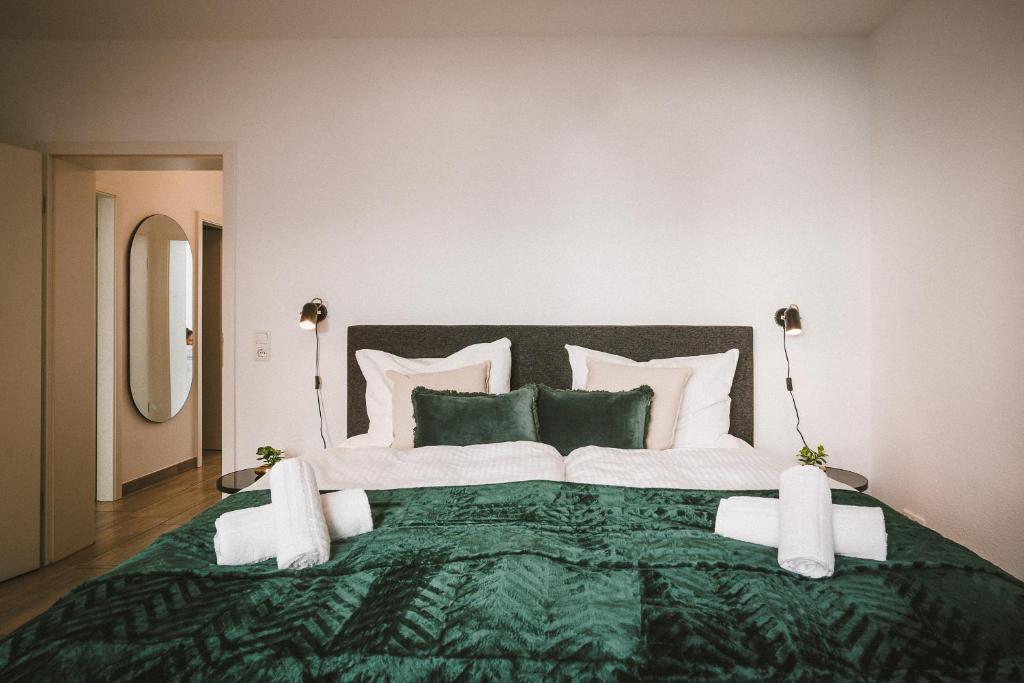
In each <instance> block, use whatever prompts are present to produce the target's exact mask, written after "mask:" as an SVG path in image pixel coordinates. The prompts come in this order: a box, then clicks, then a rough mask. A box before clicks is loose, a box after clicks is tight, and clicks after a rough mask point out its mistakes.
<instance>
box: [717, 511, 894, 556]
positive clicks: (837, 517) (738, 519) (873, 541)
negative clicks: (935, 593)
mask: <svg viewBox="0 0 1024 683" xmlns="http://www.w3.org/2000/svg"><path fill="white" fill-rule="evenodd" d="M715 533H716V534H718V535H719V536H725V537H727V538H733V539H736V540H737V541H746V542H748V543H757V544H759V545H768V546H772V547H773V548H778V547H779V501H778V500H776V499H774V498H755V497H754V496H732V497H730V498H723V499H722V500H721V501H720V502H719V504H718V515H717V516H716V517H715ZM832 540H833V545H834V546H835V553H836V555H846V556H847V557H857V558H860V559H862V560H878V561H879V562H884V561H885V558H886V554H887V540H888V539H887V536H886V533H885V516H884V515H883V514H882V508H878V507H863V506H860V505H833V506H832Z"/></svg>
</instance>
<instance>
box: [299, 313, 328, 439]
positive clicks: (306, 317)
mask: <svg viewBox="0 0 1024 683" xmlns="http://www.w3.org/2000/svg"><path fill="white" fill-rule="evenodd" d="M326 317H327V306H324V301H323V299H321V298H319V297H316V298H314V299H313V300H312V301H310V302H309V303H307V304H303V305H302V313H300V314H299V327H301V328H302V329H304V330H313V336H314V337H315V338H316V375H314V379H313V389H314V390H315V391H316V409H317V412H319V413H320V441H322V442H323V444H324V448H327V437H326V436H324V405H323V398H322V397H321V395H320V323H321V322H323V321H324V319H325V318H326Z"/></svg>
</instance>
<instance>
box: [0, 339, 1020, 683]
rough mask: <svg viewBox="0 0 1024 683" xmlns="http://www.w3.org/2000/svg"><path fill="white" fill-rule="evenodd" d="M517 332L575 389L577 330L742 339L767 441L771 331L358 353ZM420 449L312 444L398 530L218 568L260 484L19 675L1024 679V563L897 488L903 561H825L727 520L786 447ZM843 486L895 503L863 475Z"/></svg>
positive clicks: (331, 475) (4, 649)
mask: <svg viewBox="0 0 1024 683" xmlns="http://www.w3.org/2000/svg"><path fill="white" fill-rule="evenodd" d="M499 336H508V337H509V338H510V339H511V340H512V342H513V385H516V384H521V383H523V382H525V381H543V382H547V383H550V384H555V385H558V384H560V385H561V386H567V380H568V376H567V370H565V368H564V367H563V364H562V363H560V362H559V356H560V354H559V353H558V351H559V350H560V346H561V344H564V343H578V344H589V345H590V346H592V347H597V348H604V349H607V350H609V351H611V352H614V353H620V354H624V355H630V356H633V357H637V358H640V357H644V356H646V357H658V356H663V355H692V354H698V353H708V352H714V351H721V350H725V349H726V348H740V350H741V362H740V364H739V366H738V369H737V375H736V380H735V383H734V391H733V396H732V397H733V412H732V417H733V420H734V422H733V423H732V424H731V427H730V431H731V433H732V434H733V435H734V436H737V437H739V438H741V439H743V440H744V441H747V442H748V443H750V442H752V438H753V409H752V404H753V368H752V364H751V358H752V333H751V330H750V328H700V327H696V328H695V327H646V328H618V327H586V328H583V327H570V328H565V327H536V328H531V327H500V328H499V327H490V326H486V327H433V326H431V327H420V326H417V327H404V326H399V327H393V326H364V327H354V328H350V330H349V347H350V354H349V359H350V361H351V359H352V353H351V352H352V351H354V350H355V349H357V348H363V347H372V348H382V349H384V350H389V351H392V352H394V353H401V354H405V355H410V356H438V355H445V354H447V353H450V352H451V351H453V350H454V349H455V348H458V347H460V346H463V345H465V344H468V343H473V342H475V341H490V340H492V339H495V338H496V337H499ZM562 358H564V356H562ZM563 362H564V361H563ZM557 373H561V375H559V374H557ZM356 374H358V371H356ZM359 382H360V378H359V377H353V372H352V365H351V363H350V372H349V383H350V394H349V429H350V433H351V434H356V433H359V432H360V430H361V429H362V428H365V419H364V420H363V421H362V422H361V421H360V415H359V410H360V409H359V404H360V403H361V400H360V398H361V394H360V393H359V391H360V386H359ZM364 417H365V414H364ZM473 449H475V450H473ZM416 450H417V451H422V452H421V453H418V454H417V453H415V451H414V452H411V453H404V454H402V453H395V452H391V453H388V452H386V449H380V450H378V451H373V450H372V449H369V450H355V451H352V452H347V453H333V454H332V453H331V452H328V453H324V454H321V455H319V456H317V458H319V460H317V458H313V459H312V460H313V464H314V466H315V467H318V468H319V469H318V481H321V488H325V487H326V488H329V487H331V486H336V487H345V486H354V485H362V486H365V487H366V488H367V489H369V490H368V496H369V500H370V504H371V508H372V513H373V519H374V526H375V529H374V531H372V532H370V533H367V534H364V535H361V536H357V537H355V538H351V539H347V540H344V541H340V542H336V543H334V544H333V546H332V553H331V559H330V561H329V562H327V563H326V564H324V565H320V566H318V567H314V568H311V569H306V570H301V571H278V570H277V569H276V566H275V565H274V563H273V562H272V561H268V562H263V563H259V564H254V565H248V566H244V567H221V566H218V565H216V564H215V562H214V559H213V558H214V555H213V548H212V536H213V525H214V521H215V520H216V518H217V517H218V516H219V515H220V514H222V513H223V512H225V511H227V510H235V509H240V508H244V507H251V506H254V505H260V504H265V503H267V502H268V500H269V494H268V492H267V491H265V490H258V489H259V487H254V490H246V491H243V492H241V493H238V494H235V495H233V496H231V497H230V498H228V499H226V500H224V501H222V502H221V503H219V504H218V505H216V506H215V507H213V508H211V509H210V510H208V511H206V512H204V513H202V514H201V515H199V516H198V517H197V518H195V519H194V520H192V521H191V522H190V523H188V524H186V525H185V526H183V527H181V528H180V529H178V530H175V531H173V532H171V533H169V534H166V535H164V536H162V537H160V538H159V539H158V540H157V541H156V542H155V543H154V544H153V545H151V546H150V547H149V548H147V549H146V550H144V551H143V552H142V553H140V554H139V555H137V556H135V557H133V558H131V559H130V560H128V561H127V562H125V563H124V564H122V565H121V566H120V567H118V568H117V569H115V570H114V571H112V572H110V573H109V574H107V575H104V576H101V577H98V578H96V579H93V580H91V581H89V582H87V583H85V584H83V585H82V586H80V587H79V588H77V589H76V590H74V591H72V592H71V593H70V594H69V595H67V596H65V597H64V598H62V599H61V600H59V601H58V602H57V603H56V604H55V605H54V606H53V607H52V608H51V609H49V610H48V611H47V612H45V613H43V614H42V615H40V616H39V617H37V618H35V619H34V620H32V621H31V622H29V623H28V624H26V625H25V626H23V627H22V628H20V629H19V630H17V631H16V632H14V633H13V634H11V635H10V636H9V637H8V638H7V639H5V640H4V641H3V642H2V643H0V680H4V681H17V680H39V679H41V678H45V679H55V680H64V679H67V680H140V679H141V680H161V681H167V680H196V679H210V680H313V679H317V680H318V679H346V680H535V679H553V680H579V679H589V680H632V679H652V680H653V679H657V680H667V679H681V680H707V679H711V680H758V681H760V680H943V679H944V680H1020V679H1021V678H1022V675H1024V674H1022V672H1024V635H1022V634H1024V584H1022V583H1021V582H1020V581H1017V580H1016V579H1014V578H1012V577H1011V576H1009V575H1007V574H1006V573H1004V572H1002V571H1001V570H999V569H998V568H996V567H995V566H993V565H992V564H990V563H988V562H986V561H984V560H982V559H981V558H979V557H978V556H977V555H975V554H973V553H971V552H969V551H968V550H966V549H965V548H963V547H961V546H959V545H957V544H955V543H952V542H950V541H948V540H946V539H943V538H942V537H941V536H939V535H938V534H936V533H934V532H932V531H930V530H928V529H926V528H924V527H922V526H920V525H918V524H916V523H914V522H911V521H910V520H908V519H906V518H905V517H903V516H901V515H899V514H898V513H896V512H895V511H893V510H891V509H889V508H887V507H884V506H883V508H884V514H885V518H886V526H887V531H888V534H889V559H888V561H887V562H884V563H879V562H873V561H869V560H855V559H850V558H845V557H844V558H841V559H839V560H838V561H837V564H836V572H835V575H834V576H833V577H832V578H830V579H825V580H818V581H813V580H808V579H804V578H802V577H798V576H795V575H792V574H789V573H787V572H785V571H783V570H782V569H780V567H779V566H778V564H777V562H776V557H775V551H774V549H772V548H766V547H762V546H757V545H752V544H748V543H743V542H740V541H733V540H730V539H725V538H722V537H719V536H716V535H715V534H714V533H713V531H712V530H713V526H714V519H715V514H716V510H717V505H718V501H719V500H720V499H721V498H722V497H724V496H728V495H732V494H733V492H734V491H735V490H744V491H745V493H744V495H760V496H766V497H772V496H775V495H777V490H775V489H773V487H772V486H770V485H765V484H769V483H771V482H772V477H773V474H772V473H773V472H775V471H777V470H778V468H779V467H782V466H784V464H783V463H782V462H781V461H778V460H772V458H771V457H770V456H769V455H768V454H762V452H761V451H757V450H754V449H731V450H730V451H725V450H721V451H716V450H714V449H711V450H702V451H699V452H698V451H694V452H684V453H675V452H674V453H670V454H668V457H665V458H660V459H659V457H658V456H659V454H658V453H656V452H618V453H615V452H608V451H607V450H604V451H602V450H600V449H599V450H598V451H597V452H590V453H583V454H582V456H581V455H580V454H578V453H576V454H573V455H571V456H569V458H566V459H564V460H552V458H551V457H550V454H549V453H545V452H544V451H543V450H542V449H540V448H538V447H537V446H536V445H531V444H496V445H490V446H486V447H467V448H466V449H447V450H446V449H444V448H439V447H432V448H431V449H416ZM584 450H586V449H584ZM332 455H333V456H334V457H333V458H332ZM630 457H632V458H635V460H633V461H631V462H633V463H635V464H636V465H637V467H635V468H626V470H627V471H635V472H641V471H642V472H643V473H644V474H643V475H642V476H641V475H639V474H637V475H636V479H635V480H628V481H621V482H619V483H620V484H623V483H624V484H628V485H612V484H607V483H593V482H590V481H582V480H585V479H588V478H591V479H594V480H595V481H606V479H602V477H604V476H611V475H608V474H607V471H608V470H607V468H606V467H605V469H602V468H601V467H597V466H595V463H599V464H600V463H603V464H604V465H605V466H607V465H608V464H609V463H615V462H617V460H618V459H622V458H630ZM513 462H514V463H517V464H516V466H514V467H513V466H511V465H510V464H509V463H513ZM694 463H696V464H694ZM411 465H418V466H419V467H420V472H421V473H417V470H416V469H415V467H412V468H410V466H411ZM474 465H475V466H474ZM439 467H449V468H452V469H451V471H452V472H455V471H460V472H462V474H460V475H458V476H454V475H453V476H451V477H439V475H437V474H436V471H437V469H438V468H439ZM460 467H461V469H459V468H460ZM559 467H561V468H562V470H561V478H562V481H559V480H558V479H559V476H560V475H559V470H558V468H559ZM375 468H376V469H375ZM569 471H572V472H573V474H572V475H571V478H573V479H576V481H569V482H567V481H565V480H564V479H565V476H566V473H567V472H569ZM738 471H742V472H743V473H744V474H742V475H739V476H738V477H737V475H736V472H738ZM602 472H603V473H604V474H602ZM697 472H699V473H700V474H699V476H698V475H697V474H695V473H697ZM716 472H717V474H716ZM432 473H433V474H432ZM431 476H433V477H435V478H434V479H430V477H431ZM615 476H621V475H615ZM360 477H362V479H360ZM494 479H501V481H494ZM374 482H383V483H386V484H387V486H388V487H387V488H378V489H376V490H374V488H373V487H372V486H369V485H368V484H372V483H374ZM659 483H663V484H664V485H662V486H659V485H658V484H659ZM698 485H699V486H700V488H693V487H694V486H698ZM713 487H720V488H713ZM833 500H834V501H835V502H837V503H844V504H849V505H872V506H879V505H881V503H879V502H878V501H877V500H875V499H873V498H871V497H870V496H868V495H865V494H861V493H856V492H854V491H850V490H845V488H844V487H842V486H841V485H837V488H836V490H834V491H833Z"/></svg>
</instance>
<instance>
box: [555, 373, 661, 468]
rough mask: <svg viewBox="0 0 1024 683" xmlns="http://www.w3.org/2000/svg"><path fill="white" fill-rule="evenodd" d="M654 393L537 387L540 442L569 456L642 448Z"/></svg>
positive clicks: (647, 389) (643, 388) (644, 389)
mask: <svg viewBox="0 0 1024 683" xmlns="http://www.w3.org/2000/svg"><path fill="white" fill-rule="evenodd" d="M653 399H654V390H653V389H651V388H650V387H649V386H647V385H646V384H645V385H643V386H640V387H637V388H636V389H630V390H629V391H569V390H566V389H552V388H551V387H546V386H544V385H543V384H542V385H540V387H539V390H538V394H537V415H538V417H539V418H540V440H541V441H543V442H544V443H546V444H550V445H552V446H554V447H555V448H556V449H558V452H559V453H561V454H562V455H569V453H571V452H572V451H573V450H574V449H576V448H581V447H583V446H608V447H610V448H643V447H644V439H645V438H646V437H647V424H648V422H649V421H650V417H651V401H652V400H653Z"/></svg>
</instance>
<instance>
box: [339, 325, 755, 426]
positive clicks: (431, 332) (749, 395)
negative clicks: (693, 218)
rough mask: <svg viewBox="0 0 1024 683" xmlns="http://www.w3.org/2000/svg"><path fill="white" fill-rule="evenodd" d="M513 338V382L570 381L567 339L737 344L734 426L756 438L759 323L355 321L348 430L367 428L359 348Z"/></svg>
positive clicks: (693, 348) (651, 349)
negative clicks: (756, 339)
mask: <svg viewBox="0 0 1024 683" xmlns="http://www.w3.org/2000/svg"><path fill="white" fill-rule="evenodd" d="M502 337H508V338H509V339H511V340H512V388H513V389H515V388H516V387H518V386H522V385H523V384H529V383H531V382H537V383H542V384H547V385H548V386H552V387H557V388H569V386H570V384H571V382H572V372H571V370H570V369H569V356H568V354H567V353H566V351H565V348H564V346H565V345H566V344H573V345H576V346H585V347H587V348H590V349H595V350H597V351H606V352H608V353H614V354H618V355H620V356H626V357H628V358H632V359H633V360H638V361H642V360H650V359H652V358H672V357H675V356H699V355H702V354H706V353H722V352H723V351H728V350H729V349H739V351H740V358H739V363H738V365H737V366H736V377H735V379H734V380H733V384H732V392H731V396H732V419H731V423H730V425H729V432H730V433H731V434H732V435H733V436H737V437H739V438H741V439H743V440H744V441H746V442H747V443H749V444H751V445H753V443H754V331H753V328H751V327H690V326H675V325H636V326H627V325H354V326H352V327H349V328H348V434H349V436H353V435H355V434H363V433H365V432H366V431H367V430H368V429H369V426H370V423H369V418H367V416H366V380H365V379H364V378H363V373H362V372H361V371H360V370H359V365H358V363H356V351H357V350H359V349H379V350H381V351H387V352H388V353H394V354H397V355H399V356H404V357H406V358H443V357H444V356H447V355H450V354H452V353H454V352H456V351H458V350H459V349H461V348H462V347H464V346H468V345H470V344H478V343H481V342H491V341H494V340H495V339H501V338H502Z"/></svg>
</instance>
